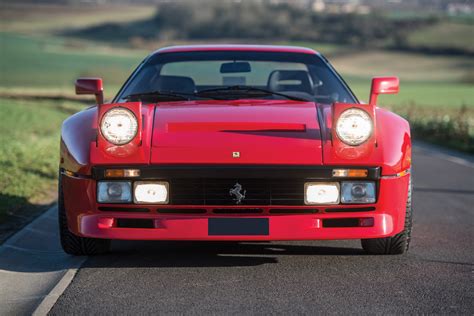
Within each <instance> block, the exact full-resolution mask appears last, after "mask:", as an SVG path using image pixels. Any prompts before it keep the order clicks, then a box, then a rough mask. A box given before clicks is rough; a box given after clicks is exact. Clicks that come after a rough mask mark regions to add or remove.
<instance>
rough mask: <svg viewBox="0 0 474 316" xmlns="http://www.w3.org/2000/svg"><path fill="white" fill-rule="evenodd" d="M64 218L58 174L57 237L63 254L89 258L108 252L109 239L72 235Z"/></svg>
mask: <svg viewBox="0 0 474 316" xmlns="http://www.w3.org/2000/svg"><path fill="white" fill-rule="evenodd" d="M66 216H67V214H66V208H65V206H64V192H63V186H62V177H61V173H60V174H59V183H58V219H59V237H60V240H61V246H62V248H63V250H64V252H66V253H68V254H70V255H74V256H90V255H97V254H101V253H105V252H108V251H109V250H110V240H109V239H97V238H87V237H79V236H76V235H74V234H73V233H72V232H71V231H70V230H69V228H68V226H67V217H66Z"/></svg>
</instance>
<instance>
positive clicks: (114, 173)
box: [105, 169, 140, 178]
mask: <svg viewBox="0 0 474 316" xmlns="http://www.w3.org/2000/svg"><path fill="white" fill-rule="evenodd" d="M139 176H140V170H138V169H106V170H105V177H106V178H135V177H139Z"/></svg>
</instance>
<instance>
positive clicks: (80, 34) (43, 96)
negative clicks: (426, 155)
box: [0, 0, 474, 243]
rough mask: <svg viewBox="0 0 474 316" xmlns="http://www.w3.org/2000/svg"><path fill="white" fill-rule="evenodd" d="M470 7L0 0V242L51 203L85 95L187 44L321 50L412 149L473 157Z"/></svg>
mask: <svg viewBox="0 0 474 316" xmlns="http://www.w3.org/2000/svg"><path fill="white" fill-rule="evenodd" d="M473 34H474V1H472V0H240V1H230V0H229V1H224V0H221V1H206V0H195V1H191V0H189V1H184V0H182V1H160V0H137V1H131V0H120V1H112V0H82V1H81V0H36V1H33V0H30V1H22V0H10V1H7V0H0V117H1V118H2V122H1V124H0V137H1V141H0V179H1V182H0V243H1V242H2V240H4V239H5V238H6V237H7V236H8V235H10V234H11V232H12V231H14V230H15V229H16V228H18V227H20V226H22V225H24V223H25V222H28V221H29V220H30V219H31V218H33V217H34V216H35V215H36V214H39V213H40V212H41V211H42V210H44V209H45V208H47V207H48V206H49V205H51V203H54V201H55V199H56V178H57V166H58V156H59V155H58V154H59V153H58V152H59V130H60V126H61V122H62V121H63V120H64V119H65V118H66V117H68V116H69V115H71V114H73V113H75V112H77V111H79V110H80V109H82V108H84V107H85V106H87V105H88V104H89V105H90V104H92V103H93V102H92V99H91V98H85V99H81V98H78V97H76V96H75V95H74V87H73V83H74V80H75V79H76V78H77V77H80V76H98V77H103V78H104V83H105V95H106V98H112V97H113V96H114V94H115V93H116V92H117V90H118V89H119V88H120V86H121V84H122V83H123V82H124V81H125V80H126V78H127V77H128V76H129V74H130V72H131V71H132V70H133V69H134V68H135V67H136V66H137V65H138V64H139V63H140V62H141V60H142V59H144V58H145V57H146V56H147V55H148V54H149V53H150V52H151V51H153V50H155V49H158V48H160V47H163V46H167V45H175V44H189V43H200V44H202V43H206V44H209V43H250V44H252V43H258V44H262V43H263V44H282V45H300V46H307V47H311V48H313V49H315V50H317V51H319V52H321V53H323V54H324V55H325V56H326V57H327V58H328V59H329V60H330V62H331V63H332V64H333V65H334V66H335V67H336V69H337V70H338V71H339V73H340V74H341V75H342V76H343V77H344V78H345V79H346V81H347V82H348V83H349V85H350V86H351V87H352V89H353V90H354V91H355V93H356V94H357V96H358V97H359V99H361V100H368V94H369V89H370V79H371V77H372V76H376V75H397V76H399V77H400V79H401V90H400V94H399V95H396V96H384V97H381V98H380V99H379V103H380V104H381V106H383V107H387V108H390V109H392V110H393V111H395V112H397V113H399V114H400V115H402V116H404V117H406V118H407V119H408V120H409V121H410V122H411V126H412V133H413V135H414V139H415V140H423V141H427V142H432V143H436V144H438V145H441V146H445V147H451V148H454V149H456V150H459V151H464V152H467V153H469V154H473V153H474V58H473V57H474V35H473Z"/></svg>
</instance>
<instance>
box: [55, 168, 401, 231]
mask: <svg viewBox="0 0 474 316" xmlns="http://www.w3.org/2000/svg"><path fill="white" fill-rule="evenodd" d="M63 188H64V191H65V196H64V197H65V199H64V202H65V206H66V209H67V210H68V215H70V216H68V224H69V228H70V229H71V231H72V232H73V233H74V234H77V235H79V236H87V237H96V238H112V239H130V240H133V239H135V240H146V239H162V240H165V239H169V240H171V239H174V240H178V239H180V240H308V239H309V240H310V239H359V238H379V237H387V236H393V235H394V234H397V233H399V232H400V231H402V230H403V228H404V221H405V215H404V214H405V204H406V196H407V188H408V176H404V177H400V178H392V179H382V180H381V183H380V193H379V194H380V195H379V200H378V202H377V203H376V204H369V205H366V206H375V207H376V211H370V212H357V213H320V214H309V215H306V214H304V215H278V214H272V215H270V214H268V210H269V208H270V207H263V209H264V213H262V214H252V215H217V214H212V213H210V210H211V209H213V208H242V207H241V206H212V207H205V208H207V209H208V210H209V212H208V214H199V215H173V214H158V213H156V212H155V210H156V209H157V208H158V206H152V207H150V208H151V209H152V211H153V212H152V213H148V214H139V213H125V212H109V211H107V212H100V211H97V203H96V202H95V201H96V198H95V195H96V193H95V192H96V191H95V183H94V181H92V180H90V179H80V178H74V177H66V176H64V177H63ZM77 196H81V197H87V198H81V199H77ZM394 197H397V198H394ZM105 205H107V204H104V206H105ZM107 206H114V205H113V204H108V205H107ZM131 207H143V205H135V206H131ZM174 207H177V206H159V208H160V209H162V208H174ZM183 207H186V208H199V209H202V208H203V206H200V205H197V206H179V208H183ZM245 207H247V208H252V206H251V205H246V206H245ZM254 207H258V208H262V206H254ZM332 207H333V208H341V207H344V208H347V207H356V206H355V205H353V206H347V205H344V206H340V205H339V206H332ZM271 208H272V209H276V208H288V206H272V207H271ZM291 208H295V209H320V210H324V209H325V208H326V207H324V206H320V207H313V206H298V207H291ZM210 217H251V218H255V217H264V218H269V219H270V235H269V236H208V235H207V219H208V218H210ZM354 217H357V218H374V226H373V227H353V228H323V227H322V225H321V220H322V219H327V218H354ZM117 218H149V219H154V220H155V229H137V228H133V229H131V228H117V227H110V223H111V222H112V223H113V221H112V220H111V219H117ZM107 223H109V225H107Z"/></svg>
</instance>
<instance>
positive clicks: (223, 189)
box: [169, 179, 304, 205]
mask: <svg viewBox="0 0 474 316" xmlns="http://www.w3.org/2000/svg"><path fill="white" fill-rule="evenodd" d="M169 182H170V203H171V204H173V205H304V180H294V179H291V180H288V179H280V180H278V179H174V180H169ZM237 183H239V184H240V185H241V186H242V190H241V191H240V192H241V193H242V194H243V193H244V192H245V198H244V199H243V200H242V201H241V203H240V204H237V203H236V200H235V196H233V195H231V194H230V192H229V191H230V190H231V189H233V188H234V186H235V185H236V184H237Z"/></svg>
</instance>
